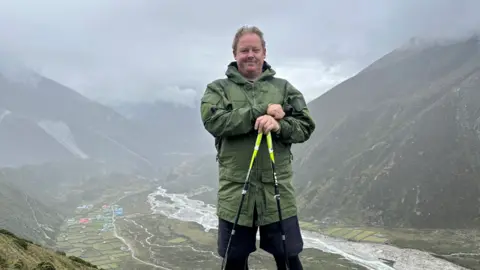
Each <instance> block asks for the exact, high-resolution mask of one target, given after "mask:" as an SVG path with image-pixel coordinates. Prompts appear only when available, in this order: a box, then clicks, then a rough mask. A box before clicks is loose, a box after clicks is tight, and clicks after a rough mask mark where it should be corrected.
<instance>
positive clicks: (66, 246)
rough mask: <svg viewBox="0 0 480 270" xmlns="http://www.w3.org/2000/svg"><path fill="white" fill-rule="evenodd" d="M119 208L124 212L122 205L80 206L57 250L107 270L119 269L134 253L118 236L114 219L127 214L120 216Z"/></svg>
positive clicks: (60, 237)
mask: <svg viewBox="0 0 480 270" xmlns="http://www.w3.org/2000/svg"><path fill="white" fill-rule="evenodd" d="M118 209H120V210H121V207H120V206H119V205H113V206H110V205H104V206H102V207H98V206H97V207H95V206H87V207H81V206H80V208H77V211H76V212H75V216H74V217H73V218H71V219H69V220H68V221H67V222H66V224H64V226H63V227H62V233H61V234H60V235H59V237H57V248H58V249H60V250H62V251H64V252H65V253H67V254H68V255H73V256H77V257H80V258H82V259H84V260H86V261H89V262H91V263H93V264H95V265H97V266H99V267H101V268H104V269H117V268H119V266H120V265H121V264H122V262H123V261H124V259H125V257H130V252H129V250H128V247H127V246H125V245H124V244H123V243H122V241H121V240H119V239H118V238H116V237H115V235H114V231H113V229H114V225H113V221H114V218H115V216H116V214H123V213H121V212H122V211H118V212H117V213H116V212H115V210H118ZM116 218H121V217H118V216H117V217H116Z"/></svg>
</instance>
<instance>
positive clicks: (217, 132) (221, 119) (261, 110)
mask: <svg viewBox="0 0 480 270" xmlns="http://www.w3.org/2000/svg"><path fill="white" fill-rule="evenodd" d="M267 106H268V104H259V105H254V106H245V107H243V108H236V109H232V103H231V101H229V100H228V99H227V98H226V96H225V94H224V92H223V89H222V88H221V85H220V84H217V83H210V84H208V85H207V89H206V90H205V92H204V94H203V96H202V99H201V105H200V112H201V116H202V121H203V125H204V127H205V129H206V130H207V131H208V132H209V133H210V134H212V135H213V136H214V137H227V136H235V135H240V134H245V133H249V132H251V131H252V130H253V127H254V123H255V120H256V119H257V117H259V116H261V115H264V114H266V112H267Z"/></svg>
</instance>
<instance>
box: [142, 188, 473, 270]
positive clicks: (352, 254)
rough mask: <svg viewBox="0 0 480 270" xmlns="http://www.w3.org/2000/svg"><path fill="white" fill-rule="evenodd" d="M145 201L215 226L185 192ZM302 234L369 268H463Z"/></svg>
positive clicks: (310, 244)
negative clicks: (390, 262) (387, 261)
mask: <svg viewBox="0 0 480 270" xmlns="http://www.w3.org/2000/svg"><path fill="white" fill-rule="evenodd" d="M157 197H162V198H165V200H158V199H157ZM147 200H148V203H149V204H150V206H151V210H152V212H153V213H154V214H161V215H164V216H166V217H168V218H171V219H177V220H181V221H189V222H195V223H198V224H200V225H201V226H203V228H204V229H205V231H209V230H211V229H216V228H217V216H216V208H215V206H214V205H211V204H206V203H204V202H202V201H199V200H193V199H190V198H189V197H188V196H187V195H186V194H173V193H168V192H167V190H166V189H163V188H162V187H159V188H158V189H157V190H156V191H154V192H152V193H150V194H149V195H148V199H147ZM302 235H303V238H304V244H305V248H314V249H318V250H321V251H323V252H329V253H334V254H339V255H341V256H343V257H345V258H346V259H348V260H350V261H352V262H354V263H356V264H358V265H362V266H364V267H366V268H368V269H371V270H392V269H398V270H430V269H431V270H438V269H442V270H457V269H461V270H464V269H465V270H467V269H466V268H464V267H460V266H458V265H455V264H452V263H450V262H447V261H445V260H441V259H438V258H435V257H433V256H431V255H430V254H428V253H427V252H423V251H420V250H414V249H401V248H397V247H393V246H389V245H383V244H373V243H359V242H349V241H346V240H343V239H337V238H332V237H329V236H326V235H322V234H320V233H317V232H311V231H306V230H303V232H302ZM257 237H258V235H257ZM381 259H387V260H393V261H395V264H394V267H391V266H388V265H386V264H385V263H383V262H382V260H381Z"/></svg>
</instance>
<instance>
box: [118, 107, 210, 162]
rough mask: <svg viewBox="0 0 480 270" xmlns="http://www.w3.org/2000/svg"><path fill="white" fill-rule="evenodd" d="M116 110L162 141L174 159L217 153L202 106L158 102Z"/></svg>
mask: <svg viewBox="0 0 480 270" xmlns="http://www.w3.org/2000/svg"><path fill="white" fill-rule="evenodd" d="M113 108H114V109H115V110H116V111H118V112H119V113H121V114H122V115H124V116H125V117H127V118H128V119H130V120H132V121H135V122H136V123H139V125H143V126H145V128H149V130H150V132H152V136H155V137H157V138H162V140H163V141H162V143H163V144H165V145H166V146H167V147H168V148H166V149H168V150H166V151H168V153H169V154H171V156H173V155H177V156H180V157H182V156H183V157H185V156H189V155H192V154H193V155H197V154H200V155H201V154H205V153H208V152H212V151H214V148H212V145H213V138H212V137H211V135H210V134H208V133H205V132H204V130H205V129H204V127H203V125H202V121H201V116H200V103H199V102H198V104H197V105H196V106H193V107H191V106H187V105H182V104H173V103H170V102H163V101H159V100H157V101H154V102H151V103H133V104H130V103H122V104H117V105H114V106H113Z"/></svg>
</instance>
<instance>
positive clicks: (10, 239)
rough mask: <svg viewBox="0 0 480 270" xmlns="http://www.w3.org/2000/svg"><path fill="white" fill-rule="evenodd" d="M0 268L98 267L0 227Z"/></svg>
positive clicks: (45, 269)
mask: <svg viewBox="0 0 480 270" xmlns="http://www.w3.org/2000/svg"><path fill="white" fill-rule="evenodd" d="M0 269H33V270H55V269H72V270H73V269H81V270H87V269H98V267H96V266H95V265H92V264H90V263H88V262H85V261H84V260H82V259H80V258H77V257H67V256H66V255H65V254H64V253H61V252H55V251H54V250H50V249H46V248H44V247H42V246H40V245H37V244H34V243H33V242H31V241H28V240H25V239H23V238H21V237H17V236H16V235H15V234H13V233H11V232H9V231H7V230H3V229H0Z"/></svg>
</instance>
